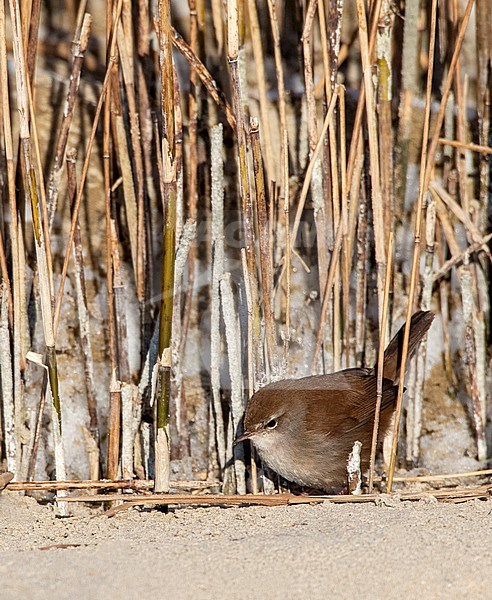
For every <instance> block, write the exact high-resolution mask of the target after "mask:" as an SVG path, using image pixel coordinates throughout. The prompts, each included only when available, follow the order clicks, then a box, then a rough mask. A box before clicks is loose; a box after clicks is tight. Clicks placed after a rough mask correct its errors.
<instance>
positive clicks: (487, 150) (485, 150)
mask: <svg viewBox="0 0 492 600" xmlns="http://www.w3.org/2000/svg"><path fill="white" fill-rule="evenodd" d="M439 143H440V144H442V145H443V146H451V147H453V148H462V149H463V150H471V151H472V152H478V153H479V154H492V148H491V147H490V146H480V144H473V143H469V144H465V143H463V142H459V141H457V140H448V139H446V138H442V137H440V138H439Z"/></svg>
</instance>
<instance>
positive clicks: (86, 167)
mask: <svg viewBox="0 0 492 600" xmlns="http://www.w3.org/2000/svg"><path fill="white" fill-rule="evenodd" d="M121 8H122V0H118V5H117V7H116V11H115V15H114V23H117V22H118V20H119V17H120V14H121ZM113 29H115V27H113ZM115 50H116V36H115V35H113V36H112V38H111V44H110V46H109V52H108V54H109V60H108V65H107V68H106V72H105V76H104V81H103V84H102V87H101V91H100V94H99V99H98V102H97V107H96V111H95V115H94V120H93V123H92V128H91V133H90V136H89V141H88V143H87V148H86V150H85V158H84V163H83V166H82V173H81V176H80V183H79V188H78V191H77V196H76V198H75V201H74V206H73V213H72V221H71V224H70V233H69V234H68V239H67V244H66V246H65V253H64V261H63V267H62V272H61V277H60V286H59V288H58V295H57V298H56V304H55V311H54V318H53V324H54V325H53V328H54V332H55V336H56V331H57V329H58V323H59V320H60V311H61V305H62V300H63V289H64V283H65V279H66V276H67V272H68V265H69V262H70V256H71V248H72V244H73V238H74V235H75V229H76V227H77V221H76V219H77V217H78V214H79V210H80V203H81V201H82V196H83V194H84V186H85V182H86V179H87V174H88V172H89V164H90V157H91V152H92V148H93V146H94V141H95V138H96V134H97V129H98V125H99V119H100V116H101V111H102V108H103V105H104V101H105V99H106V94H107V91H108V87H109V83H110V80H111V76H112V71H113V67H114V65H115V64H116V62H117V56H116V54H115ZM107 225H108V228H109V223H108V224H107ZM107 233H108V232H107ZM109 237H110V236H109ZM106 258H107V257H106ZM110 263H111V261H110ZM109 271H110V272H111V270H109ZM108 294H110V295H111V294H112V285H111V287H110V288H109V289H108ZM111 331H112V327H110V334H111ZM113 346H114V343H112V342H111V341H110V354H111V352H112V351H111V348H113Z"/></svg>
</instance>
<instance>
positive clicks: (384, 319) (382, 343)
mask: <svg viewBox="0 0 492 600" xmlns="http://www.w3.org/2000/svg"><path fill="white" fill-rule="evenodd" d="M386 257H387V261H386V273H385V279H384V296H383V310H382V315H381V322H380V324H379V349H378V362H377V371H376V377H377V383H376V387H377V391H376V411H375V413H374V426H373V429H372V441H371V455H370V461H369V494H371V493H372V488H373V482H374V467H375V462H376V450H377V445H378V436H379V417H380V414H381V401H382V399H383V370H384V351H385V349H386V331H387V330H388V308H389V297H390V287H391V286H390V281H391V272H392V268H393V232H392V231H390V232H389V237H388V249H387V252H386Z"/></svg>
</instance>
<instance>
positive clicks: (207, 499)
mask: <svg viewBox="0 0 492 600" xmlns="http://www.w3.org/2000/svg"><path fill="white" fill-rule="evenodd" d="M491 489H492V488H491V486H490V484H488V485H482V486H477V487H471V488H457V489H453V490H449V489H443V490H432V492H396V493H394V494H361V495H359V496H357V495H353V494H352V495H347V496H342V495H338V496H295V495H294V494H271V495H270V494H259V495H253V494H246V495H239V494H238V495H235V494H229V495H226V494H224V495H214V494H203V495H199V494H153V495H152V496H140V497H139V498H134V499H132V500H130V496H129V495H128V494H105V495H102V496H68V497H67V498H65V501H67V502H90V503H94V502H115V501H120V500H121V501H123V502H125V505H124V506H122V507H119V510H125V509H127V508H131V507H132V506H138V505H147V504H165V505H176V506H179V505H188V506H204V505H205V506H242V505H245V506H247V505H259V506H289V505H293V504H318V503H320V502H334V503H335V504H351V503H363V504H367V503H373V502H374V503H382V502H384V498H385V496H389V497H390V498H395V499H397V500H401V501H406V500H413V501H419V500H425V499H427V498H429V496H433V497H434V498H435V499H436V500H438V501H439V500H440V501H443V502H447V501H467V500H473V499H476V498H483V499H488V498H489V497H490V493H491Z"/></svg>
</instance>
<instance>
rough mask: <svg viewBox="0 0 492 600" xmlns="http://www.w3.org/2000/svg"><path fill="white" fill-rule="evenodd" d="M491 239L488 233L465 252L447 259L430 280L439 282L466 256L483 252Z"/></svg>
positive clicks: (491, 236) (491, 235) (490, 234)
mask: <svg viewBox="0 0 492 600" xmlns="http://www.w3.org/2000/svg"><path fill="white" fill-rule="evenodd" d="M491 239H492V233H489V234H488V235H486V236H485V237H484V238H482V239H481V240H480V241H478V242H473V244H470V245H469V246H468V247H467V248H466V249H465V250H463V251H462V252H459V253H458V254H454V255H453V256H452V257H451V258H449V259H448V260H447V261H446V262H444V263H443V264H442V266H441V267H440V268H439V269H438V270H437V271H436V272H435V273H434V274H433V276H432V280H433V281H434V282H436V281H439V280H440V279H442V278H443V277H445V276H446V275H447V274H448V273H449V272H450V271H451V269H452V268H453V267H456V266H457V265H459V264H460V263H462V262H463V261H464V260H465V258H466V257H467V256H471V255H472V254H475V253H477V252H482V251H484V245H485V244H488V242H489V241H490V240H491Z"/></svg>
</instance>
